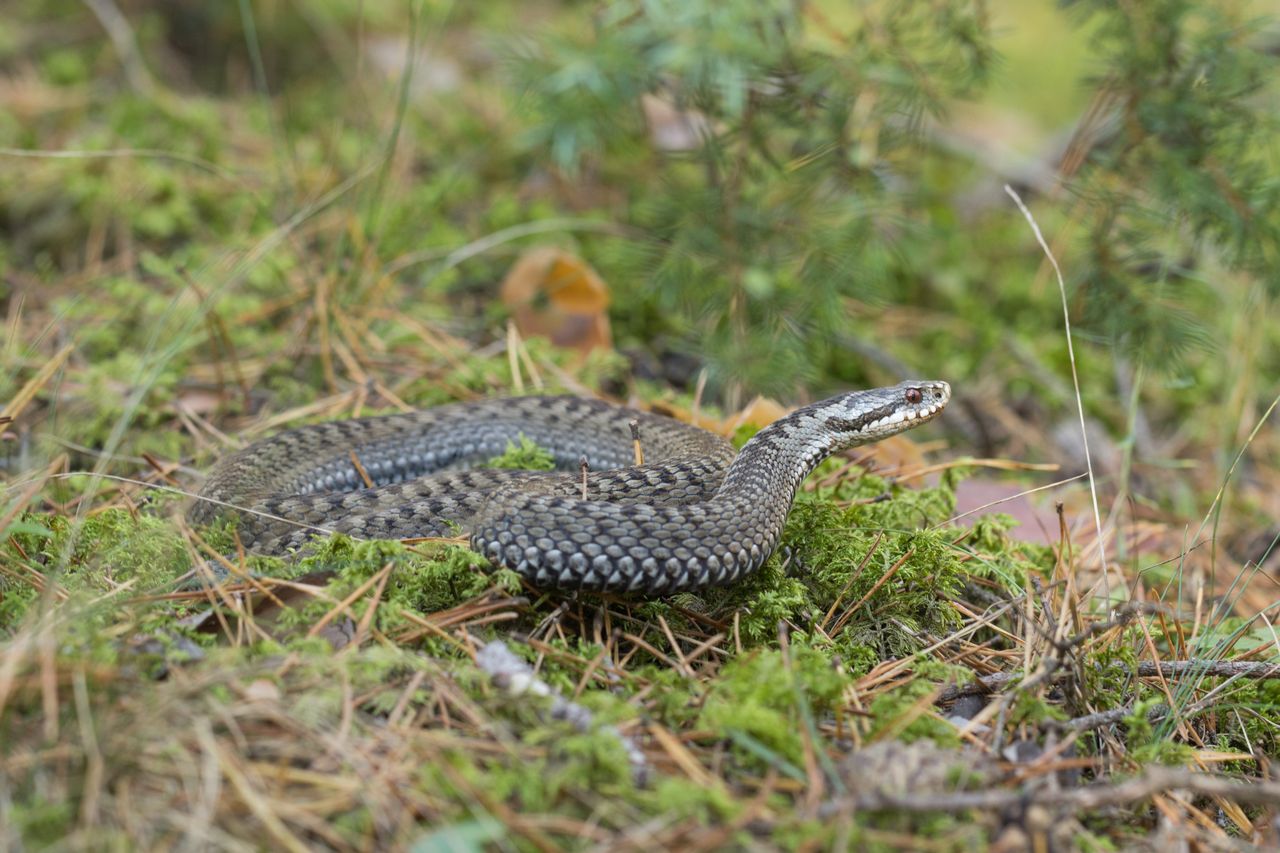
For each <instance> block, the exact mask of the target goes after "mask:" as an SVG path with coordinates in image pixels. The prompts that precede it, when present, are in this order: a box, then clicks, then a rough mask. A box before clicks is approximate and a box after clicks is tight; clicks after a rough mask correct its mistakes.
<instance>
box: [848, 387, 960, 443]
mask: <svg viewBox="0 0 1280 853" xmlns="http://www.w3.org/2000/svg"><path fill="white" fill-rule="evenodd" d="M899 387H900V388H903V398H904V400H905V402H903V401H899V402H897V403H895V404H894V405H893V406H891V407H888V410H887V411H886V410H884V409H882V410H881V412H883V414H881V413H879V412H877V413H875V414H876V415H878V416H877V417H872V418H871V419H869V420H868V421H867V422H866V424H865V425H864V426H863V427H862V429H861V432H862V433H864V434H867V435H874V434H878V433H883V432H886V431H888V432H897V431H899V429H900V428H903V429H905V428H910V427H912V426H915V425H917V424H922V423H924V422H926V421H931V420H933V419H934V418H936V417H937V416H938V415H940V414H941V413H942V410H943V409H945V408H946V407H947V403H949V402H950V401H951V386H950V385H949V384H947V383H946V382H920V383H909V384H906V385H905V386H899Z"/></svg>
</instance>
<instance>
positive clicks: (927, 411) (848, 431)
mask: <svg viewBox="0 0 1280 853" xmlns="http://www.w3.org/2000/svg"><path fill="white" fill-rule="evenodd" d="M950 400H951V386H950V385H948V384H947V383H946V382H942V381H941V380H933V379H928V380H921V379H917V380H912V381H909V382H902V383H899V384H898V385H891V386H889V387H888V388H873V389H871V390H868V391H853V392H850V393H848V394H841V395H840V396H839V397H833V398H832V399H830V400H827V401H826V402H824V403H819V404H817V406H818V407H822V408H827V409H828V411H829V413H830V414H829V421H828V426H829V428H830V429H832V430H833V431H834V432H835V433H836V435H837V436H838V439H837V441H838V444H839V445H840V446H850V445H854V444H865V443H867V442H871V441H879V440H880V439H882V438H887V437H889V436H891V435H895V434H896V433H900V432H903V431H904V430H909V429H912V428H913V427H917V426H919V425H920V424H922V423H924V422H925V421H930V420H933V419H934V418H936V417H937V416H938V415H939V414H941V413H942V410H943V409H945V408H946V406H947V403H948V402H949V401H950Z"/></svg>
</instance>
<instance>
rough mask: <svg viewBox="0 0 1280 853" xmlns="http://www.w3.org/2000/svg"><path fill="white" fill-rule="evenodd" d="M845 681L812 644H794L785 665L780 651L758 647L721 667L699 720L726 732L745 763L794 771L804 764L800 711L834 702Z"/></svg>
mask: <svg viewBox="0 0 1280 853" xmlns="http://www.w3.org/2000/svg"><path fill="white" fill-rule="evenodd" d="M844 685H845V679H844V677H843V676H841V675H840V674H839V673H837V672H836V670H835V667H834V666H833V665H832V662H831V659H830V658H828V657H827V656H826V655H825V654H823V653H822V652H820V651H818V650H817V649H814V648H811V647H808V646H799V645H797V646H793V647H792V648H791V654H790V661H789V665H788V661H787V659H786V657H784V655H783V653H782V652H781V651H777V650H773V649H761V650H759V651H757V652H755V653H753V654H751V655H749V656H747V657H743V658H738V659H736V660H734V661H733V662H731V663H730V664H728V665H727V666H726V667H725V668H724V670H723V671H722V672H721V674H720V678H719V679H718V680H717V682H716V685H715V688H714V689H713V690H712V691H711V692H710V693H709V694H708V695H707V696H706V698H705V699H704V701H703V705H702V714H701V723H702V725H703V726H705V727H706V728H710V729H712V730H713V731H720V732H724V733H726V734H727V735H728V736H729V737H730V738H731V739H733V740H734V742H735V743H736V744H737V745H738V746H739V747H740V748H741V750H742V752H743V756H742V757H743V760H745V761H748V763H750V762H751V761H752V759H756V760H759V761H762V762H764V763H765V764H766V765H769V764H771V765H773V766H774V767H776V768H778V769H780V770H782V771H783V772H788V773H790V774H791V775H794V774H795V767H796V766H804V753H803V746H802V740H801V734H800V732H801V729H802V727H803V720H804V718H805V715H806V714H822V713H823V712H825V711H828V710H830V709H831V708H832V707H834V704H835V703H836V701H837V700H838V699H839V697H840V694H841V691H843V689H844ZM798 702H807V703H809V707H808V708H805V709H802V708H801V707H799V706H798ZM810 719H812V717H810Z"/></svg>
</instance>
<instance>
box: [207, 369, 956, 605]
mask: <svg viewBox="0 0 1280 853" xmlns="http://www.w3.org/2000/svg"><path fill="white" fill-rule="evenodd" d="M950 397H951V387H950V386H949V385H947V383H945V382H934V381H919V382H904V383H902V384H900V385H895V386H892V387H889V388H877V389H873V390H869V391H852V392H849V393H846V394H841V395H839V396H836V397H832V398H830V399H828V400H823V401H822V402H819V403H813V404H811V405H808V406H805V407H803V408H801V409H798V410H796V411H795V412H793V413H791V414H790V415H788V416H786V417H784V418H782V419H780V420H778V421H775V422H774V423H772V424H770V425H769V426H767V427H765V428H764V429H762V430H761V431H760V432H759V433H757V434H756V435H755V436H754V437H753V438H752V439H751V440H750V441H748V442H747V444H746V445H745V446H744V447H743V448H742V450H741V451H740V452H739V453H737V455H736V456H735V455H734V451H733V448H732V446H731V445H730V444H729V443H728V442H727V441H725V440H724V439H723V438H720V437H719V436H716V435H713V434H712V433H709V432H706V431H705V430H702V429H699V428H697V427H694V426H690V425H688V424H684V423H681V422H678V421H675V420H672V419H670V418H665V417H661V416H659V415H654V414H648V413H645V412H638V411H634V410H631V409H625V408H620V407H617V406H612V405H609V404H607V403H604V402H602V401H599V400H589V399H581V398H577V397H519V398H514V399H495V400H483V401H479V402H472V403H456V404H452V405H447V406H441V407H438V408H433V409H425V410H422V411H417V412H409V413H405V414H396V415H385V416H381V417H367V418H356V419H352V420H343V421H333V422H329V423H320V424H313V425H311V426H305V427H301V428H299V429H295V430H291V431H288V432H284V433H281V434H279V435H276V436H274V437H272V438H268V439H266V440H264V441H260V442H257V443H255V444H252V445H250V446H249V447H247V448H245V449H244V450H241V451H239V452H237V453H234V454H232V455H230V456H228V457H226V458H224V459H222V460H221V461H220V462H219V463H218V464H217V465H216V466H215V468H214V470H213V471H212V472H211V473H210V475H209V477H208V479H207V480H206V481H205V484H204V487H203V489H202V491H201V493H200V497H201V498H202V499H201V500H197V501H196V502H195V504H193V506H192V508H191V509H190V511H189V516H190V518H191V520H192V521H194V522H197V523H207V522H209V521H212V520H213V519H214V518H216V517H217V516H219V515H220V514H222V513H223V512H225V511H226V510H227V509H228V508H230V509H232V510H236V509H238V510H241V512H239V513H238V514H239V523H238V528H237V531H238V534H239V536H240V538H241V541H242V542H243V543H244V545H245V547H246V549H248V550H250V551H253V552H257V553H265V554H281V553H286V552H288V551H289V550H291V549H294V548H298V547H300V546H302V545H304V544H305V543H306V541H307V539H308V538H309V536H310V535H311V534H313V533H315V532H317V530H319V531H339V532H343V533H348V534H351V535H353V536H356V537H360V538H385V539H404V538H414V537H420V536H448V535H453V534H455V533H456V532H457V531H458V530H459V528H460V529H462V530H465V531H467V532H469V533H470V535H471V547H472V548H473V549H474V550H476V551H477V552H479V553H481V554H483V555H484V556H485V557H487V558H488V559H489V561H490V562H492V563H494V564H495V565H502V566H505V567H507V568H510V569H514V570H515V571H516V572H518V573H520V574H521V575H522V576H524V577H526V578H527V579H528V580H530V581H531V582H533V583H534V584H536V585H538V586H543V587H571V588H575V587H576V588H585V589H598V590H615V591H637V592H643V593H658V594H666V593H671V592H675V591H677V590H682V589H690V588H695V587H701V586H710V585H716V584H725V583H730V582H732V581H734V580H737V579H738V578H741V577H743V576H744V575H747V574H749V573H750V572H753V571H755V570H756V569H757V568H759V567H760V566H761V565H763V563H764V562H765V560H767V559H768V558H769V555H770V554H772V553H773V551H774V549H775V548H776V547H777V545H778V539H779V537H780V535H781V533H782V526H783V523H784V522H785V521H786V518H787V514H788V513H789V512H790V510H791V501H792V499H793V498H794V497H795V493H796V489H797V488H799V486H800V483H801V481H802V480H803V479H804V478H805V477H806V476H807V475H808V474H809V472H810V471H812V470H813V469H814V467H816V466H817V465H818V463H819V462H821V461H822V460H823V459H825V458H827V457H828V456H829V455H831V454H832V453H834V452H836V451H839V450H842V449H845V448H848V447H853V446H855V445H859V444H866V443H868V442H872V441H877V440H879V439H882V438H885V437H887V436H890V435H893V434H895V433H899V432H902V431H904V430H907V429H911V428H912V427H915V426H917V425H919V424H922V423H924V422H925V421H928V420H930V419H932V418H934V417H936V416H937V415H938V413H939V412H941V411H942V409H943V408H944V407H945V406H946V405H947V401H948V400H949V399H950ZM633 419H634V420H636V421H638V422H639V429H640V435H641V438H642V441H643V447H644V454H645V464H643V465H640V466H636V465H634V464H633V461H634V460H633V458H632V453H633V448H632V439H631V432H630V430H629V428H628V422H629V421H631V420H633ZM521 435H523V436H525V437H527V438H529V439H530V440H532V441H534V442H535V443H537V444H538V445H540V446H542V447H544V448H546V449H547V450H549V451H550V452H551V454H552V455H553V456H554V457H555V460H556V465H557V468H559V469H567V470H568V471H576V470H577V469H578V468H579V465H580V460H581V459H582V457H584V456H585V457H586V459H587V462H588V465H589V470H590V473H589V474H587V476H586V493H587V497H586V499H585V500H584V499H583V496H582V489H583V479H582V477H581V476H580V475H578V474H575V473H566V472H565V471H552V472H531V471H509V470H490V469H473V468H471V467H470V466H472V465H475V464H476V463H479V462H483V461H484V460H487V459H490V458H492V457H494V456H497V455H499V454H501V453H502V452H503V451H504V449H505V448H506V446H507V443H508V442H509V441H512V440H514V439H517V438H518V437H519V436H521ZM357 463H358V465H359V467H357ZM361 469H363V473H362V471H361ZM365 474H367V476H368V478H369V480H370V481H372V482H373V484H374V485H373V487H372V488H368V487H367V486H366V481H365V479H364V475H365Z"/></svg>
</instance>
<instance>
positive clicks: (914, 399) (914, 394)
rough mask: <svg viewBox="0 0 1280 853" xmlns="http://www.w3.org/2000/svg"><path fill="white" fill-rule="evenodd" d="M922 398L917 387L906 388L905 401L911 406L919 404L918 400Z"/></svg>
mask: <svg viewBox="0 0 1280 853" xmlns="http://www.w3.org/2000/svg"><path fill="white" fill-rule="evenodd" d="M923 399H924V395H923V394H921V393H920V389H919V388H908V389H907V402H908V403H910V404H911V405H913V406H918V405H920V401H921V400H923Z"/></svg>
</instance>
